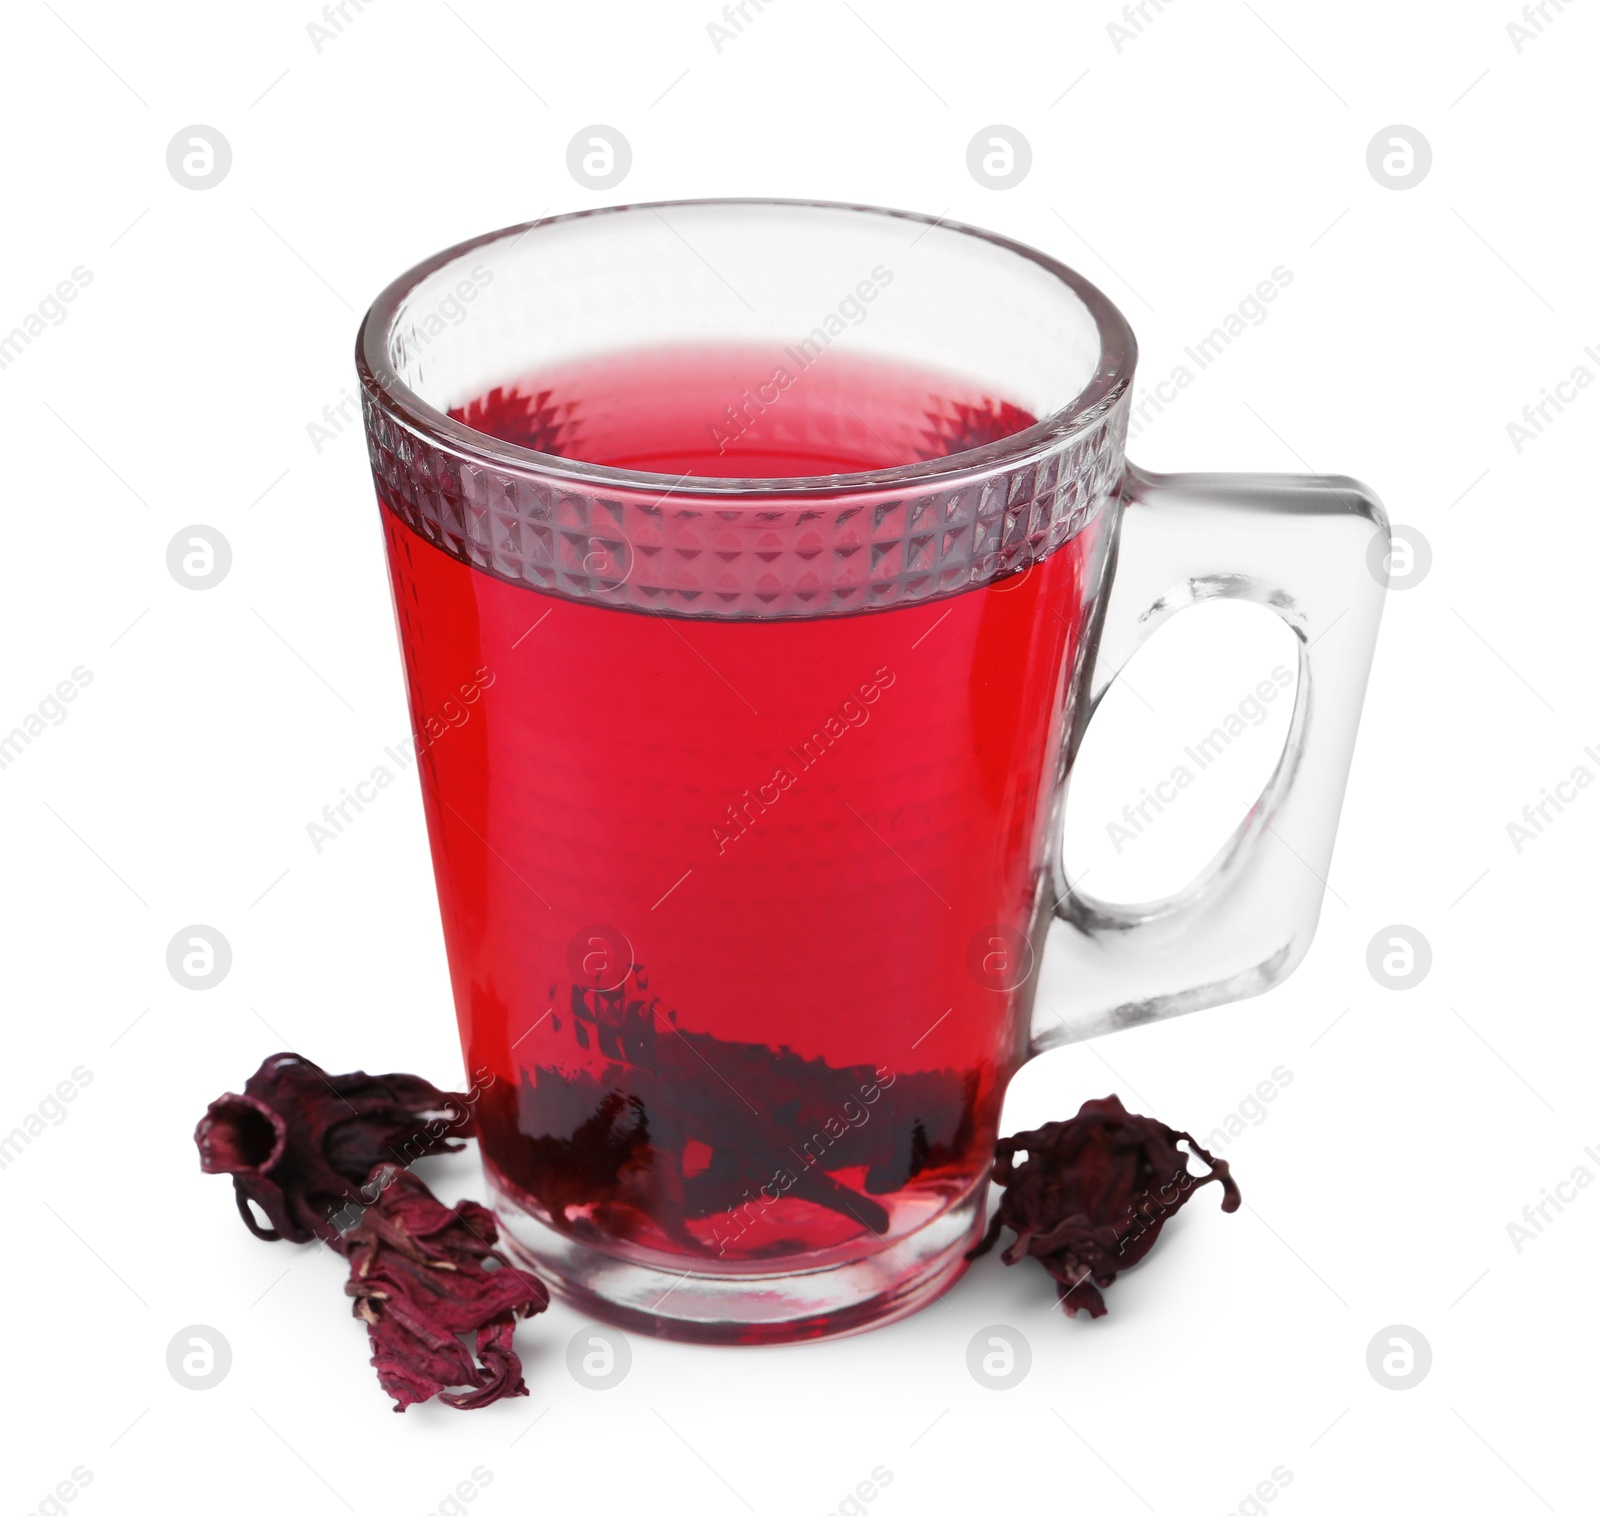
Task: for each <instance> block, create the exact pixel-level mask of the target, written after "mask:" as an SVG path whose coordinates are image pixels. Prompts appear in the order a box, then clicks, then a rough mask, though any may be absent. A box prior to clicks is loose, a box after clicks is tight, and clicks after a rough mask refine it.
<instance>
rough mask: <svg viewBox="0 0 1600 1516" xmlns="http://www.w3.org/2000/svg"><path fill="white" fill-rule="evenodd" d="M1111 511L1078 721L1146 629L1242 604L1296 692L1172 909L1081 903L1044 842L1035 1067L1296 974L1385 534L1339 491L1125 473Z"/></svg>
mask: <svg viewBox="0 0 1600 1516" xmlns="http://www.w3.org/2000/svg"><path fill="white" fill-rule="evenodd" d="M1118 508H1120V510H1121V512H1122V520H1121V522H1120V528H1121V532H1120V541H1119V544H1118V547H1117V549H1116V553H1115V557H1114V561H1113V563H1112V565H1111V570H1112V572H1111V584H1110V589H1109V591H1108V592H1107V593H1106V595H1105V597H1104V609H1103V613H1102V615H1103V620H1102V625H1101V629H1100V635H1099V641H1098V644H1097V645H1096V646H1095V648H1094V652H1093V655H1092V656H1093V659H1094V662H1093V665H1092V667H1091V668H1090V670H1089V673H1088V684H1087V689H1086V699H1087V705H1086V709H1087V712H1088V713H1089V715H1092V713H1093V711H1094V710H1095V708H1096V707H1097V706H1098V704H1099V702H1100V700H1101V698H1102V697H1103V696H1104V695H1105V693H1106V691H1107V690H1108V689H1109V688H1110V687H1111V684H1112V682H1113V681H1114V680H1115V679H1116V677H1117V675H1118V673H1119V672H1120V671H1121V670H1122V668H1123V667H1124V666H1125V665H1126V663H1127V662H1128V660H1129V659H1130V658H1131V657H1132V656H1133V654H1134V653H1135V652H1136V651H1137V650H1138V649H1139V647H1140V646H1141V645H1142V644H1143V643H1144V642H1145V641H1146V639H1147V638H1149V636H1150V635H1151V633H1152V632H1154V631H1155V630H1156V628H1157V627H1159V626H1161V625H1163V624H1164V623H1165V622H1166V621H1167V620H1168V619H1169V618H1170V617H1172V616H1175V615H1177V614H1178V613H1179V612H1180V611H1182V610H1184V609H1186V608H1187V607H1189V606H1192V605H1199V604H1202V603H1204V602H1206V601H1210V600H1219V599H1226V600H1248V601H1253V602H1254V603H1255V604H1257V605H1262V606H1265V607H1266V608H1267V609H1268V610H1271V611H1274V612H1276V613H1277V614H1278V615H1279V616H1280V617H1282V618H1283V620H1284V621H1285V622H1286V623H1287V624H1288V626H1289V628H1290V629H1291V630H1292V631H1293V632H1294V634H1295V636H1296V638H1297V640H1298V642H1299V645H1300V664H1299V668H1300V678H1299V685H1298V688H1297V690H1296V695H1295V705H1294V711H1293V714H1292V715H1291V717H1290V723H1289V734H1288V737H1287V739H1286V740H1285V742H1284V749H1283V756H1282V757H1281V759H1280V760H1279V762H1278V766H1277V768H1276V770H1275V771H1274V773H1273V775H1272V777H1271V779H1269V780H1268V781H1267V785H1266V788H1265V789H1264V790H1263V791H1262V793H1261V797H1260V799H1259V800H1258V801H1257V802H1256V804H1255V805H1254V806H1252V807H1251V809H1250V812H1249V814H1248V815H1247V816H1246V817H1245V819H1244V820H1243V821H1242V822H1241V823H1240V824H1239V826H1238V828H1237V829H1236V830H1235V831H1234V833H1233V835H1232V836H1231V837H1229V838H1228V840H1227V842H1226V843H1224V844H1223V846H1222V848H1221V850H1220V851H1219V852H1218V853H1217V854H1216V856H1215V857H1214V858H1213V859H1212V860H1211V862H1210V863H1209V864H1207V865H1206V867H1205V868H1204V869H1203V870H1202V871H1201V872H1200V874H1199V875H1198V876H1197V877H1196V878H1195V879H1193V880H1192V881H1191V882H1190V883H1189V884H1188V885H1187V886H1185V887H1184V888H1183V889H1182V890H1180V891H1179V892H1178V893H1177V894H1175V895H1171V896H1168V897H1167V898H1166V899H1164V900H1157V901H1152V902H1148V903H1145V904H1141V905H1113V904H1109V903H1107V902H1104V901H1098V900H1095V899H1094V898H1093V897H1091V896H1088V895H1085V894H1084V893H1082V892H1081V891H1078V890H1075V889H1073V888H1072V886H1071V882H1070V880H1069V879H1068V878H1067V876H1066V872H1065V867H1064V863H1063V861H1062V859H1061V852H1060V839H1059V835H1058V837H1057V842H1056V849H1055V853H1054V867H1053V873H1054V886H1055V894H1056V899H1057V902H1058V903H1057V905H1056V907H1055V920H1054V921H1052V922H1051V924H1050V933H1049V938H1048V942H1047V946H1046V949H1045V952H1044V955H1043V963H1042V965H1041V979H1040V983H1039V986H1038V994H1037V997H1036V1000H1035V1004H1034V1015H1033V1040H1032V1051H1033V1052H1035V1053H1037V1052H1042V1051H1044V1050H1045V1049H1046V1048H1050V1047H1055V1046H1058V1045H1060V1044H1061V1043H1064V1042H1069V1041H1076V1040H1078V1039H1080V1038H1084V1037H1093V1036H1097V1035H1099V1034H1101V1033H1103V1032H1110V1031H1117V1030H1119V1029H1121V1028H1123V1027H1129V1026H1138V1025H1141V1024H1143V1023H1144V1022H1147V1021H1158V1020H1161V1019H1163V1018H1165V1017H1168V1016H1181V1015H1183V1014H1185V1013H1186V1012H1189V1011H1198V1010H1203V1009H1204V1008H1205V1007H1207V1006H1211V1005H1219V1004H1221V1003H1223V1002H1224V1001H1229V1000H1242V999H1245V998H1246V997H1248V996H1250V995H1259V994H1261V993H1262V992H1263V991H1264V990H1268V989H1271V988H1272V986H1273V985H1275V984H1277V983H1278V982H1279V981H1281V980H1282V979H1284V978H1285V977H1287V976H1288V974H1289V973H1290V972H1291V971H1292V970H1293V969H1294V968H1295V967H1296V966H1297V965H1298V964H1299V962H1300V960H1301V959H1302V958H1303V957H1304V956H1305V953H1306V950H1307V948H1308V947H1309V946H1310V945H1311V938H1312V934H1313V933H1314V931H1315V930H1316V925H1317V916H1318V913H1319V912H1320V910H1321V905H1322V892H1323V890H1324V889H1325V888H1326V887H1327V886H1326V875H1327V872H1328V861H1329V858H1330V856H1331V854H1332V852H1333V838H1334V832H1335V829H1336V827H1337V824H1338V819H1339V807H1340V804H1341V802H1342V801H1343V798H1344V788H1345V780H1346V778H1347V777H1348V775H1349V771H1350V757H1351V752H1352V750H1353V748H1354V746H1355V738H1356V726H1357V723H1358V721H1359V718H1360V714H1361V701H1362V696H1363V694H1364V693H1365V690H1366V683H1367V672H1368V670H1369V668H1370V667H1371V664H1372V652H1373V646H1374V644H1375V643H1376V641H1377V635H1378V619H1379V616H1380V614H1381V613H1382V610H1383V598H1384V592H1385V589H1386V587H1387V556H1386V554H1387V542H1388V536H1389V526H1388V517H1387V516H1386V514H1385V513H1384V509H1383V506H1382V504H1381V503H1380V502H1379V500H1378V498H1377V496H1375V495H1374V494H1373V493H1372V492H1371V491H1370V490H1369V489H1367V488H1366V487H1365V486H1364V485H1362V484H1360V483H1358V482H1357V481H1356V480H1354V479H1348V478H1343V477H1339V476H1298V475H1289V474H1149V473H1145V472H1144V471H1143V470H1141V469H1138V468H1135V467H1133V466H1132V465H1129V466H1128V469H1127V473H1126V476H1125V478H1124V480H1123V484H1122V489H1121V495H1120V506H1119V507H1118ZM1378 539H1381V540H1382V541H1383V542H1384V543H1385V547H1384V549H1383V550H1382V551H1381V552H1379V551H1377V550H1376V549H1375V547H1374V543H1375V540H1378ZM1086 724H1087V720H1085V722H1084V723H1082V724H1080V725H1078V726H1077V728H1076V737H1077V738H1079V739H1081V736H1082V730H1083V726H1084V725H1086ZM1075 756H1076V753H1075V750H1074V751H1072V752H1069V754H1068V757H1069V762H1070V760H1071V759H1072V758H1073V757H1075Z"/></svg>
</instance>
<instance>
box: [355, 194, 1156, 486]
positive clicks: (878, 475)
mask: <svg viewBox="0 0 1600 1516" xmlns="http://www.w3.org/2000/svg"><path fill="white" fill-rule="evenodd" d="M687 206H750V207H754V208H758V209H766V208H769V207H774V206H785V207H799V208H802V209H807V210H827V211H852V212H855V213H857V214H861V215H868V216H889V217H893V218H895V219H897V220H901V221H912V222H917V223H919V224H921V225H923V226H925V227H927V228H928V229H929V230H931V229H932V228H934V227H936V226H937V227H942V228H943V229H944V230H946V231H952V232H959V233H961V234H962V235H963V236H969V237H976V238H979V239H980V240H982V241H984V242H987V243H989V244H991V245H992V246H995V247H999V248H1003V249H1005V250H1006V251H1007V252H1010V253H1014V254H1016V255H1017V256H1019V257H1022V258H1026V259H1027V260H1028V261H1029V262H1031V263H1034V264H1037V265H1038V266H1039V267H1040V268H1042V269H1044V270H1045V271H1046V272H1047V273H1049V274H1051V275H1053V276H1054V277H1055V278H1057V279H1059V280H1060V281H1061V282H1062V283H1063V284H1065V285H1066V286H1067V287H1068V288H1069V289H1070V290H1071V291H1072V292H1073V294H1075V295H1076V296H1077V297H1078V298H1079V299H1080V300H1081V301H1082V302H1083V304H1084V306H1085V308H1086V309H1087V310H1088V312H1089V314H1090V316H1091V317H1092V318H1093V320H1094V323H1095V328H1096V331H1097V332H1098V334H1099V338H1100V356H1099V360H1098V362H1097V364H1096V366H1095V372H1094V374H1093V375H1092V376H1091V378H1090V380H1089V382H1088V383H1087V384H1086V385H1085V386H1084V387H1083V389H1082V390H1080V391H1079V392H1078V393H1077V394H1076V395H1075V396H1073V398H1072V399H1071V400H1070V401H1068V403H1067V404H1066V405H1064V406H1062V407H1060V408H1059V409H1057V410H1055V411H1052V412H1051V413H1050V414H1049V415H1048V416H1045V417H1043V418H1041V419H1040V420H1038V421H1036V422H1035V423H1034V424H1033V425H1032V426H1029V427H1024V428H1023V430H1021V431H1020V432H1013V433H1012V434H1011V436H1009V437H1003V438H1001V439H1000V440H999V441H998V442H991V443H987V444H985V445H984V446H983V447H978V448H970V449H968V450H966V451H965V452H960V453H952V454H949V455H948V456H946V457H942V458H933V459H929V460H927V461H925V462H922V463H910V464H898V465H896V466H895V467H893V468H881V469H867V470H862V471H859V472H856V473H848V474H816V475H808V476H803V477H779V478H765V479H763V478H747V479H727V478H715V477H711V476H706V475H698V474H686V475H681V476H675V475H672V474H656V473H647V472H644V471H643V470H637V469H619V468H610V467H608V466H607V465H605V464H599V463H585V462H583V461H582V460H581V459H574V458H563V457H560V456H558V455H557V454H555V453H541V452H538V451H536V450H535V449H533V448H527V447H519V446H518V445H516V444H515V443H510V442H502V441H501V440H500V439H499V438H497V437H491V436H489V435H488V434H487V433H484V432H480V431H475V430H474V429H473V428H472V427H470V426H467V425H465V424H464V423H462V422H460V421H455V420H452V419H451V418H450V417H449V416H448V415H446V414H445V413H444V412H443V411H440V410H437V409H435V408H434V407H433V406H431V405H429V404H428V403H427V401H425V400H424V399H423V398H422V397H421V396H420V395H418V394H417V393H416V391H415V390H413V389H412V388H411V387H410V386H409V385H407V384H406V383H405V382H404V380H402V379H401V378H400V376H399V375H398V374H397V373H396V372H395V371H394V369H393V367H392V366H391V365H390V363H389V352H388V345H389V344H388V339H389V333H390V329H391V327H392V325H393V322H394V318H395V314H396V312H397V311H398V310H399V309H400V306H401V304H402V302H403V301H404V300H405V298H406V296H407V295H408V294H410V292H411V291H412V290H413V289H415V288H416V287H417V286H418V285H419V284H420V283H422V281H423V280H425V279H427V278H428V277H429V276H430V275H431V274H433V273H435V272H436V271H437V270H438V269H440V268H442V267H444V266H445V265H446V264H448V263H451V262H454V261H455V260H456V259H458V258H461V257H463V256H465V255H466V254H467V253H470V252H471V251H473V250H474V249H475V248H480V247H484V246H486V245H488V244H489V243H492V242H499V241H500V240H502V239H503V238H506V237H513V236H515V237H517V238H519V239H520V238H521V237H523V236H526V235H527V234H528V233H529V232H531V231H534V230H535V229H536V228H538V227H542V226H553V225H557V224H559V223H561V222H564V221H578V220H582V219H584V218H587V217H591V216H613V215H618V214H621V213H622V212H625V211H644V210H649V211H657V210H675V209H681V208H684V207H687ZM1137 355H1138V345H1137V343H1136V342H1135V340H1134V335H1133V329H1132V328H1131V327H1130V326H1129V325H1128V322H1127V318H1126V317H1125V316H1124V315H1123V314H1122V312H1121V311H1120V310H1118V309H1117V307H1116V306H1115V305H1113V304H1112V303H1111V301H1110V299H1109V298H1108V297H1107V296H1106V295H1105V294H1104V293H1103V292H1102V291H1101V290H1100V289H1098V288H1097V287H1096V286H1095V285H1093V284H1091V283H1090V282H1089V281H1088V280H1087V279H1085V278H1084V277H1083V275H1081V274H1080V273H1078V272H1077V271H1076V270H1075V269H1071V268H1068V267H1067V265H1066V264H1064V263H1061V262H1059V261H1058V260H1057V259H1054V258H1051V257H1050V256H1048V255H1047V254H1045V253H1041V252H1039V251H1038V249H1036V248H1031V247H1029V246H1028V245H1027V244H1026V243H1022V242H1016V241H1013V240H1012V239H1011V238H1009V237H1002V236H1000V235H999V234H998V233H996V232H990V231H985V230H984V229H983V228H982V227H976V226H968V225H966V224H965V223H963V222H959V221H947V220H946V219H945V218H944V217H942V216H926V215H923V214H922V213H920V212H918V211H902V210H892V209H888V208H886V207H883V206H875V205H857V204H853V203H850V202H847V201H835V200H784V199H767V198H762V197H755V196H745V197H732V198H715V197H709V198H703V199H694V200H650V201H637V202H634V203H631V204H627V205H609V206H601V207H597V208H596V209H593V210H583V211H569V212H567V213H566V214H565V215H560V216H541V217H539V218H538V219H537V220H534V221H525V222H522V223H520V224H519V225H516V226H508V227H502V228H501V229H500V230H499V231H494V232H486V233H484V234H483V235H481V236H478V237H472V238H469V239H468V240H467V241H465V242H458V243H457V244H456V245H455V246H454V247H448V248H445V249H444V250H443V251H442V252H438V253H435V254H434V255H433V256H432V257H431V258H427V259H424V260H423V261H422V262H421V263H419V264H417V265H415V266H414V267H413V268H410V269H408V270H407V271H406V272H405V273H403V274H401V275H400V277H399V278H398V279H396V280H394V281H393V283H391V284H390V285H389V286H388V287H387V288H386V289H385V290H384V291H383V292H382V293H381V294H380V295H379V296H378V298H377V299H376V300H374V301H373V302H372V305H371V307H370V308H369V309H368V311H367V313H366V315H365V316H364V317H363V318H362V321H361V326H360V329H359V330H358V331H357V333H356V368H357V371H358V372H359V374H360V376H361V383H362V386H363V388H367V389H369V390H371V391H372V392H373V394H374V396H375V397H376V398H378V399H380V400H381V401H382V402H383V404H384V406H385V408H386V409H388V410H389V411H390V413H391V414H392V415H393V416H394V417H395V419H397V420H399V421H401V422H403V423H404V424H405V425H407V426H409V427H411V428H413V429H414V430H416V431H417V432H419V433H421V434H422V435H424V436H426V437H428V438H429V439H430V440H432V441H433V442H434V443H435V444H436V445H438V446H441V447H443V448H445V449H446V450H448V451H450V452H452V453H454V454H456V455H458V456H459V457H461V458H462V459H463V460H465V461H467V462H473V463H488V464H492V465H495V466H497V467H499V468H502V469H507V470H510V471H513V472H517V473H527V472H530V471H537V472H540V473H544V474H547V475H557V476H559V477H561V478H563V479H567V480H570V481H572V482H573V483H575V484H588V485H592V486H594V487H596V488H599V489H603V490H610V491H620V490H634V491H648V492H655V493H660V494H663V495H668V494H674V493H676V492H677V491H678V490H680V489H682V490H685V491H687V492H689V493H692V494H694V495H696V496H719V497H724V498H727V497H732V498H734V499H737V498H740V497H749V498H751V499H755V498H766V499H771V497H772V496H773V495H776V494H805V495H850V494H856V493H862V492H871V491H879V490H884V489H894V488H897V487H900V486H904V485H907V484H917V483H920V482H928V481H934V482H937V485H938V487H941V488H942V487H943V486H944V485H945V483H947V482H949V481H952V480H955V479H959V478H963V477H965V476H968V475H973V474H983V473H988V472H990V471H992V470H995V469H999V468H1008V467H1012V466H1016V465H1020V464H1026V462H1027V461H1028V460H1029V459H1030V458H1031V457H1042V456H1044V455H1046V454H1048V453H1050V452H1053V451H1054V450H1055V449H1056V448H1058V447H1060V446H1061V445H1062V444H1063V443H1064V442H1066V441H1067V440H1068V439H1070V438H1072V437H1074V436H1076V435H1078V434H1080V433H1082V432H1085V431H1087V430H1089V429H1090V428H1092V427H1094V426H1096V425H1098V424H1099V423H1100V422H1101V421H1102V420H1104V418H1105V416H1106V415H1107V413H1108V412H1109V411H1110V410H1111V408H1112V407H1113V406H1114V405H1115V404H1116V402H1117V400H1118V399H1119V398H1120V397H1121V395H1122V393H1123V392H1124V391H1125V390H1126V389H1127V387H1128V385H1129V383H1130V381H1131V379H1132V377H1133V369H1134V363H1135V361H1136V359H1137Z"/></svg>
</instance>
